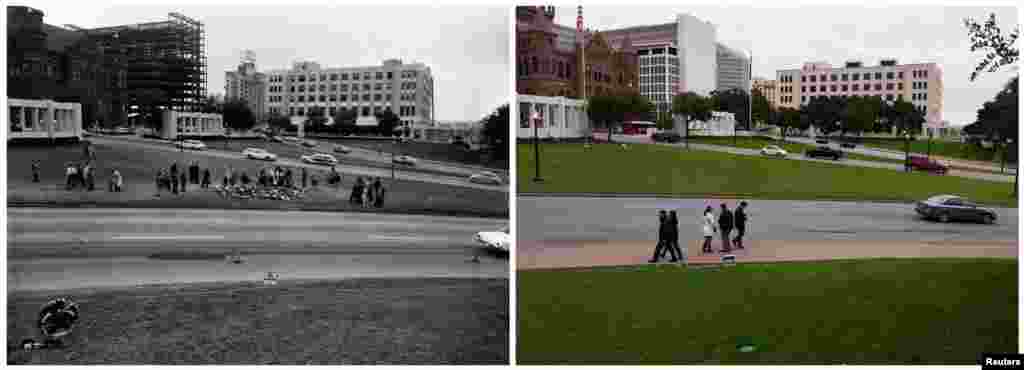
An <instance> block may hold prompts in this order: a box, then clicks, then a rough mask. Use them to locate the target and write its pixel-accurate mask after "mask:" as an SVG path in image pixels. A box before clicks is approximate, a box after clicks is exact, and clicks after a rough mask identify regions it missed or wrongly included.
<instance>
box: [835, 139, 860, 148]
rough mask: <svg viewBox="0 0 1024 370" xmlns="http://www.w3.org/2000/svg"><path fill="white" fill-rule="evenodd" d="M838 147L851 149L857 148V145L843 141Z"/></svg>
mask: <svg viewBox="0 0 1024 370" xmlns="http://www.w3.org/2000/svg"><path fill="white" fill-rule="evenodd" d="M839 147H841V148H850V149H852V148H856V147H857V143H854V142H852V141H844V142H842V143H839Z"/></svg>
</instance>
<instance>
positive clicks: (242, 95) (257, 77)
mask: <svg viewBox="0 0 1024 370" xmlns="http://www.w3.org/2000/svg"><path fill="white" fill-rule="evenodd" d="M266 94H267V75H266V74H265V73H261V72H256V62H254V61H253V60H251V59H246V60H243V61H242V63H241V64H239V65H238V69H237V70H234V71H227V72H224V99H225V101H230V100H243V101H245V102H246V103H248V105H249V109H251V110H252V113H253V115H254V116H255V118H256V122H263V118H264V116H265V114H266V112H267V109H266Z"/></svg>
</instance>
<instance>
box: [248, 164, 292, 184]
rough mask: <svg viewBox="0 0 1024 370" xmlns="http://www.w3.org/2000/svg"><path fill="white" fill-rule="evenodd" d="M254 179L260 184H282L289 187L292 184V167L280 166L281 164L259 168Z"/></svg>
mask: <svg viewBox="0 0 1024 370" xmlns="http://www.w3.org/2000/svg"><path fill="white" fill-rule="evenodd" d="M256 181H257V183H259V184H260V185H262V186H284V187H289V188H290V187H292V186H294V183H293V182H292V169H291V168H281V166H276V167H274V168H261V169H260V172H259V174H258V175H257V180H256Z"/></svg>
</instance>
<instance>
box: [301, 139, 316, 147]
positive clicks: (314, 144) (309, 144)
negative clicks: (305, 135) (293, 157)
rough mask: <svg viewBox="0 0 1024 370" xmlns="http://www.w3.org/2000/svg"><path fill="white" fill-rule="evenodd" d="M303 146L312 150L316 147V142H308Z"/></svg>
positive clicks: (304, 142) (303, 143)
mask: <svg viewBox="0 0 1024 370" xmlns="http://www.w3.org/2000/svg"><path fill="white" fill-rule="evenodd" d="M302 146H304V147H307V148H312V147H315V146H316V142H315V141H313V140H306V141H303V142H302Z"/></svg>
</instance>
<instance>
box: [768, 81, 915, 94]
mask: <svg viewBox="0 0 1024 370" xmlns="http://www.w3.org/2000/svg"><path fill="white" fill-rule="evenodd" d="M861 86H862V85H860V84H853V85H852V87H851V85H840V86H837V85H830V86H829V87H830V89H829V90H830V91H832V92H836V91H837V90H839V91H849V90H850V89H852V90H853V91H860V87H861ZM863 86H864V91H871V84H864V85H863ZM874 86H875V90H876V91H877V90H882V84H875V85H874ZM894 86H895V87H896V89H897V90H903V83H902V82H899V83H896V84H893V83H887V84H885V89H886V90H892V89H893V87H894ZM818 91H819V89H818V87H817V86H813V85H812V86H811V92H812V93H813V92H818ZM820 91H821V92H825V91H826V89H825V86H822V87H821V89H820ZM783 92H786V91H785V87H783ZM800 92H802V93H805V92H807V86H800Z"/></svg>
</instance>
